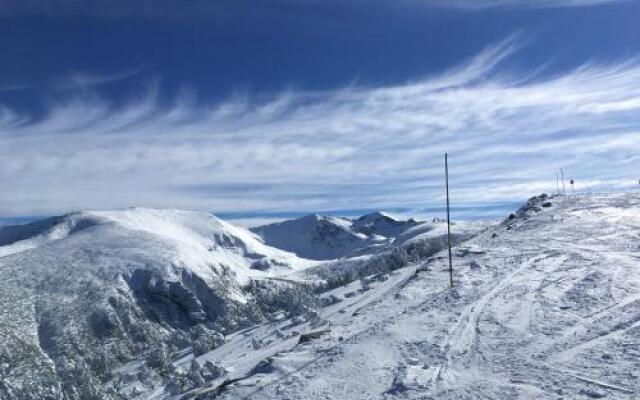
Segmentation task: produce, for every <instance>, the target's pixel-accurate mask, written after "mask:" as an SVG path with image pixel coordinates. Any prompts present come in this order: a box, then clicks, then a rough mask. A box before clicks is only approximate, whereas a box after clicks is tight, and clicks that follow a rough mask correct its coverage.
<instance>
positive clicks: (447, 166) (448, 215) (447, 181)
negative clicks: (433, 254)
mask: <svg viewBox="0 0 640 400" xmlns="http://www.w3.org/2000/svg"><path fill="white" fill-rule="evenodd" d="M444 180H445V185H446V187H447V244H448V247H449V283H450V284H451V287H453V261H452V259H451V214H450V212H449V161H448V157H447V153H444Z"/></svg>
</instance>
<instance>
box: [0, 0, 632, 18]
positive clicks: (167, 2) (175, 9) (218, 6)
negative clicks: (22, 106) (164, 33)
mask: <svg viewBox="0 0 640 400" xmlns="http://www.w3.org/2000/svg"><path fill="white" fill-rule="evenodd" d="M630 1H632V0H398V1H396V2H394V4H393V5H394V6H400V7H446V8H456V9H462V10H480V9H489V8H525V9H536V8H561V7H586V6H594V5H604V4H612V3H626V2H630ZM363 5H364V6H373V7H380V6H385V7H386V6H389V5H390V4H389V3H388V2H384V1H381V0H365V1H362V2H353V3H350V2H344V1H339V0H281V1H278V2H268V3H265V2H264V1H260V0H236V1H233V2H224V1H210V0H193V1H191V2H189V6H188V7H186V6H185V5H184V2H183V1H180V0H156V1H154V2H152V3H151V2H149V1H145V0H48V1H44V2H43V1H41V0H3V2H2V3H0V15H94V16H95V15H97V16H107V17H127V16H137V17H140V16H143V17H154V18H169V19H171V18H184V17H188V18H208V19H211V18H214V19H215V18H228V17H230V16H231V17H233V16H238V15H246V14H247V13H249V14H252V15H259V14H265V13H268V14H269V15H270V16H278V15H280V16H282V15H290V14H293V15H298V16H305V15H306V16H307V17H308V16H309V13H313V12H314V10H315V11H318V10H331V9H336V7H342V8H354V9H357V8H360V7H361V6H363Z"/></svg>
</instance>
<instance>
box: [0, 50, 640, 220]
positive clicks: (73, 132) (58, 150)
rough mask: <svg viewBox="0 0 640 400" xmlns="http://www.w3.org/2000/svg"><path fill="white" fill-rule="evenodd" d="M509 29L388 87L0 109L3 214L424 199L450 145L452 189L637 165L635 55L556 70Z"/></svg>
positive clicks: (516, 187) (460, 196) (534, 184)
mask: <svg viewBox="0 0 640 400" xmlns="http://www.w3.org/2000/svg"><path fill="white" fill-rule="evenodd" d="M515 51H517V40H516V39H514V38H512V39H510V40H507V41H505V42H503V43H500V44H498V45H495V46H491V47H489V48H487V49H486V50H485V51H483V52H482V53H480V54H479V55H477V56H476V57H474V58H473V59H472V60H470V61H469V62H467V63H466V64H464V65H462V66H460V67H457V68H454V69H452V70H450V71H448V72H446V73H443V74H441V75H439V76H433V77H429V78H426V79H423V80H419V81H415V82H411V83H407V84H404V85H399V86H393V87H349V88H345V89H342V90H336V91H328V92H321V93H310V92H296V91H289V92H286V93H282V94H281V95H279V96H276V97H275V98H273V99H271V100H270V101H267V102H256V101H254V100H253V99H252V98H250V97H236V98H233V99H229V100H228V101H225V102H222V103H220V104H215V105H206V104H198V103H197V102H195V101H194V100H193V98H192V97H191V96H188V95H185V96H182V97H179V98H177V99H176V100H175V102H174V104H173V105H171V106H169V107H167V106H162V105H161V104H160V102H159V101H158V96H157V92H156V91H155V90H153V89H151V90H149V91H148V93H146V95H144V96H142V97H140V98H138V99H135V100H132V101H131V102H130V103H128V104H122V105H113V104H110V103H109V102H108V101H106V100H104V99H101V98H99V97H98V96H95V95H89V94H87V93H86V92H82V94H80V95H78V97H77V98H75V99H74V100H71V101H65V102H64V103H60V104H54V105H52V106H51V109H50V110H49V112H48V113H47V115H46V116H45V117H44V118H41V119H34V118H32V117H31V116H29V115H21V114H18V113H16V112H15V111H11V110H9V109H8V108H6V107H0V210H1V211H0V215H1V216H3V217H11V216H21V215H43V214H52V213H60V212H65V211H70V210H73V209H96V208H115V207H126V206H133V205H144V206H154V207H179V208H189V209H202V210H211V211H218V212H244V211H247V212H249V211H275V210H286V211H303V210H304V211H307V210H308V211H312V210H341V209H355V208H366V209H372V208H380V209H389V208H399V207H403V208H407V209H415V208H419V207H422V206H432V205H434V204H438V203H439V202H440V201H441V200H442V155H443V153H444V152H445V151H448V152H449V153H450V159H451V183H452V196H453V199H454V200H455V201H456V202H458V203H459V202H467V203H483V202H494V201H511V200H514V199H522V198H525V197H527V196H529V195H532V194H536V193H539V192H542V191H547V192H549V191H551V190H553V189H554V188H555V176H556V175H555V174H556V171H557V170H559V168H561V167H563V168H564V171H565V173H566V174H567V175H568V176H570V177H574V178H575V179H576V180H577V182H578V187H579V188H580V189H581V190H595V189H598V190H603V189H610V190H631V189H633V188H634V185H637V179H639V177H638V176H637V175H638V171H640V155H639V153H638V149H640V120H638V118H637V115H638V112H639V111H640V62H639V61H638V60H637V59H633V60H627V61H625V62H619V63H615V64H596V63H590V64H587V65H583V66H581V67H579V68H576V69H574V70H571V71H567V72H564V73H559V74H557V75H554V76H540V75H539V74H538V75H536V74H533V75H529V76H520V75H515V74H513V73H509V72H508V71H506V70H505V69H504V67H503V66H502V61H504V60H506V59H508V58H509V57H511V56H512V55H513V53H514V52H515Z"/></svg>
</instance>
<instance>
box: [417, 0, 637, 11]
mask: <svg viewBox="0 0 640 400" xmlns="http://www.w3.org/2000/svg"><path fill="white" fill-rule="evenodd" d="M425 1H426V3H427V4H430V5H434V6H438V7H446V8H458V9H467V10H482V9H488V8H524V9H534V8H561V7H587V6H596V5H606V4H613V3H626V2H628V1H629V0H425Z"/></svg>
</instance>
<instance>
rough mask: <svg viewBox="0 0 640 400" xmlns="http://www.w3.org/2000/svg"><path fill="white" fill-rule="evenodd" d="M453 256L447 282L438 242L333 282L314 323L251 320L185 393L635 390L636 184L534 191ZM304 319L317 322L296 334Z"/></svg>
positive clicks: (407, 395) (460, 394)
mask: <svg viewBox="0 0 640 400" xmlns="http://www.w3.org/2000/svg"><path fill="white" fill-rule="evenodd" d="M454 255H455V257H454V262H455V282H456V287H455V289H453V290H451V289H449V288H448V273H447V272H446V257H445V254H439V255H436V256H434V257H432V258H430V259H429V260H427V261H425V262H422V263H419V264H417V265H414V266H410V267H407V268H403V269H400V270H398V271H395V272H393V273H392V274H390V275H384V276H377V277H372V278H371V279H369V280H367V281H366V282H353V283H351V284H349V285H348V286H346V287H340V288H336V289H333V291H332V292H331V293H326V294H325V296H327V299H330V300H331V301H329V302H328V303H327V304H328V305H327V306H326V307H325V308H323V309H322V310H321V311H320V313H319V316H318V317H319V318H317V319H316V320H315V321H316V322H315V323H313V320H312V322H304V323H301V324H300V323H298V324H296V323H291V322H289V321H286V320H283V321H282V322H280V323H275V322H274V323H271V324H267V325H263V326H260V327H258V328H256V329H254V330H251V331H246V332H243V333H241V334H237V335H236V336H233V337H232V338H230V340H229V341H228V342H227V344H225V345H223V346H221V347H219V348H218V349H216V350H215V351H214V352H212V353H209V354H206V355H203V356H201V361H205V360H211V359H214V360H216V362H219V363H221V364H222V365H226V366H227V367H228V370H229V372H227V375H226V376H227V378H219V379H217V380H212V381H210V382H209V383H206V384H204V385H202V387H200V388H199V389H194V390H192V391H191V392H190V393H192V394H194V395H195V393H208V395H207V394H203V395H202V397H200V398H214V397H215V398H223V399H238V398H251V399H302V398H308V399H320V398H321V399H346V398H353V399H377V398H380V399H382V398H384V399H394V398H397V399H413V398H415V399H431V398H433V399H436V398H437V399H449V398H451V399H454V398H455V399H477V398H490V399H514V398H522V399H557V398H571V399H574V398H576V399H592V398H612V399H632V398H636V397H638V396H640V384H639V382H640V372H638V371H640V196H638V195H634V194H624V195H589V196H581V197H578V198H568V199H563V198H559V197H554V198H551V199H549V198H546V197H543V198H535V199H532V200H531V201H530V202H528V203H527V205H526V206H524V207H523V208H522V209H521V210H519V211H518V212H517V213H515V214H514V215H513V216H511V217H509V218H508V219H506V220H505V221H504V222H503V223H501V224H500V225H498V226H496V227H494V228H491V229H489V230H487V231H485V232H483V233H482V234H480V235H478V236H477V237H475V238H473V239H471V240H469V241H468V242H465V243H464V244H463V245H460V246H459V247H457V248H456V249H455V252H454ZM313 330H315V331H318V330H320V331H322V330H327V331H326V332H324V333H322V334H318V335H317V336H318V337H317V338H315V339H310V340H308V341H304V342H303V343H299V342H300V340H295V338H296V337H299V334H300V333H303V332H309V331H313ZM256 348H257V349H259V350H258V351H256ZM181 362H183V363H185V362H187V360H182V361H181ZM207 396H209V397H207ZM186 398H190V397H188V396H187V397H186Z"/></svg>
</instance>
